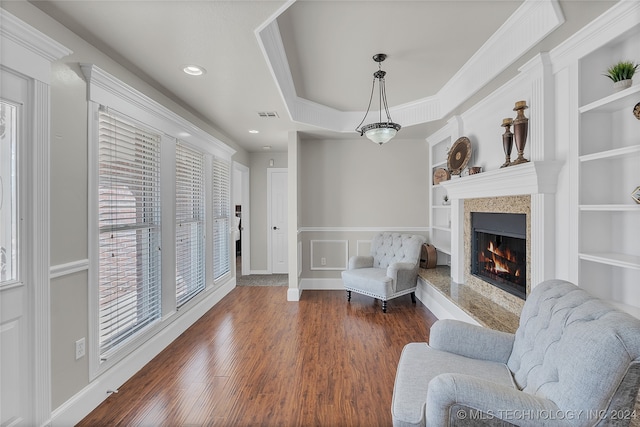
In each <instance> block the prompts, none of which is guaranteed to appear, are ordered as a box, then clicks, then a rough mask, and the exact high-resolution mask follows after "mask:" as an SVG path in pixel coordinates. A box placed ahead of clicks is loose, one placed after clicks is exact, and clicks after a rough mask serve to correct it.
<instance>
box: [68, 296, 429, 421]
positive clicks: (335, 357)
mask: <svg viewBox="0 0 640 427" xmlns="http://www.w3.org/2000/svg"><path fill="white" fill-rule="evenodd" d="M286 293H287V288H286V287H237V288H236V289H234V290H233V291H232V292H231V293H230V294H229V295H227V296H226V297H225V298H224V299H223V300H222V301H220V302H219V303H218V304H217V305H216V306H215V307H214V308H213V309H211V310H210V311H209V312H208V313H207V314H205V315H204V316H203V317H202V318H201V319H200V320H199V321H198V322H196V323H195V324H194V325H193V326H192V327H191V328H189V329H188V330H187V331H186V332H185V333H184V334H183V335H181V336H180V337H178V339H176V340H175V341H174V342H173V343H172V344H171V345H170V346H169V347H167V348H166V349H165V350H164V351H163V352H162V353H161V354H159V355H158V356H157V357H156V358H154V359H153V360H152V361H151V362H150V363H149V364H148V365H147V366H145V367H144V368H143V369H142V370H140V371H139V372H138V373H137V374H136V375H135V376H133V377H132V378H131V379H130V380H129V381H127V382H126V383H125V384H124V385H123V386H122V387H120V389H119V392H118V393H117V394H113V395H111V396H110V397H109V398H108V399H107V400H105V401H104V402H103V403H102V404H101V405H100V406H99V407H97V408H96V409H95V410H94V411H93V412H91V413H90V414H89V415H88V416H87V417H86V418H85V419H84V420H82V422H81V423H80V424H79V426H117V425H121V426H390V425H391V410H390V406H391V395H392V392H393V382H394V379H395V372H396V366H397V363H398V359H399V358H400V352H401V351H402V348H403V347H404V345H405V344H407V343H409V342H412V341H428V337H429V328H430V327H431V325H432V324H433V322H434V321H435V320H436V319H435V317H434V316H433V314H431V312H429V310H427V309H426V308H425V307H424V305H422V304H421V303H420V302H419V301H418V302H417V303H416V304H412V303H411V298H410V297H409V296H408V295H407V296H403V297H400V298H396V299H394V300H391V301H389V305H388V311H387V313H386V314H385V313H382V310H381V305H380V302H378V301H375V300H373V299H372V298H368V297H365V296H362V295H358V294H355V293H354V294H353V296H352V299H351V302H350V303H348V302H347V301H346V292H344V291H304V292H303V294H302V297H301V300H300V301H299V302H287V300H286V297H287V295H286Z"/></svg>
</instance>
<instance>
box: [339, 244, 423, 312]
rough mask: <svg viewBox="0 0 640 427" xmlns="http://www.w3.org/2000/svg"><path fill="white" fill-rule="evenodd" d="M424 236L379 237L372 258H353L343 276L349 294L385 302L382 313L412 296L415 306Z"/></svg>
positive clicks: (348, 296)
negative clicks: (391, 303) (397, 300)
mask: <svg viewBox="0 0 640 427" xmlns="http://www.w3.org/2000/svg"><path fill="white" fill-rule="evenodd" d="M424 242H425V238H424V237H423V236H418V235H412V234H400V233H379V234H377V235H376V236H375V237H374V238H373V240H372V241H371V255H370V256H353V257H351V258H350V259H349V266H348V269H347V270H346V271H343V272H342V281H343V283H344V287H345V289H346V290H347V300H348V301H351V292H357V293H359V294H363V295H368V296H370V297H373V298H377V299H379V300H381V301H382V311H383V312H385V313H386V312H387V301H388V300H390V299H392V298H396V297H399V296H401V295H406V294H411V299H412V301H413V302H415V293H414V292H415V290H416V286H417V281H418V268H419V265H420V250H421V248H422V244H423V243H424Z"/></svg>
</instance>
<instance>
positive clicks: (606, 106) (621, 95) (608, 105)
mask: <svg viewBox="0 0 640 427" xmlns="http://www.w3.org/2000/svg"><path fill="white" fill-rule="evenodd" d="M638 92H640V85H638V84H636V85H633V86H631V87H630V88H627V89H625V90H621V91H620V92H616V93H614V94H611V95H609V96H607V97H604V98H601V99H598V100H597V101H594V102H591V103H589V104H587V105H583V106H582V107H580V108H579V109H578V111H579V112H580V113H581V114H582V113H588V112H591V111H597V112H603V113H605V112H613V111H618V110H623V109H625V108H633V106H634V105H636V103H637V102H638V100H637V96H633V95H635V94H637V93H638Z"/></svg>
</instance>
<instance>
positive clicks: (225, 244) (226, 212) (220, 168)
mask: <svg viewBox="0 0 640 427" xmlns="http://www.w3.org/2000/svg"><path fill="white" fill-rule="evenodd" d="M229 168H230V165H229V162H228V161H225V160H222V159H220V158H217V157H214V158H213V278H214V280H216V279H218V278H219V277H221V276H223V275H224V274H226V273H228V272H229V267H230V265H229V264H230V263H229V257H230V247H229V234H230V230H231V228H230V215H231V202H230V197H229V194H230V189H229V186H230V180H229V173H230V172H229Z"/></svg>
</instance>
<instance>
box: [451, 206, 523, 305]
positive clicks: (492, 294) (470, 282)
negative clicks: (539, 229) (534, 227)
mask: <svg viewBox="0 0 640 427" xmlns="http://www.w3.org/2000/svg"><path fill="white" fill-rule="evenodd" d="M474 212H501V213H512V214H525V215H526V216H527V230H526V245H527V261H526V270H527V290H526V294H527V295H529V292H531V196H530V195H522V196H500V197H487V198H479V199H466V200H465V201H464V279H465V280H464V283H465V284H466V285H467V286H469V287H470V288H471V289H473V290H475V291H476V292H478V293H479V294H481V295H484V296H485V297H487V298H488V299H489V300H491V301H493V302H495V303H497V304H498V305H500V306H502V307H504V308H506V309H507V310H509V311H510V312H512V313H514V314H520V312H521V311H522V307H523V306H524V300H523V299H521V298H518V297H516V296H514V295H512V294H510V293H508V292H505V291H504V290H502V289H500V288H497V287H495V286H493V285H491V284H490V283H488V282H487V281H485V280H482V279H481V278H479V277H477V276H474V275H472V274H471V237H472V236H471V234H472V231H471V214H472V213H474Z"/></svg>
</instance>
